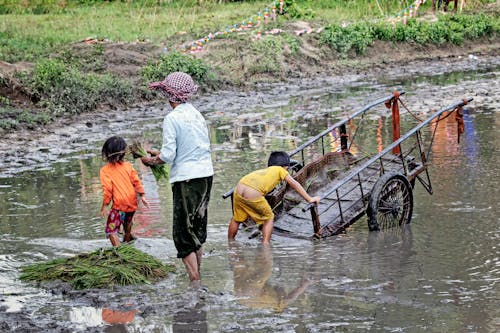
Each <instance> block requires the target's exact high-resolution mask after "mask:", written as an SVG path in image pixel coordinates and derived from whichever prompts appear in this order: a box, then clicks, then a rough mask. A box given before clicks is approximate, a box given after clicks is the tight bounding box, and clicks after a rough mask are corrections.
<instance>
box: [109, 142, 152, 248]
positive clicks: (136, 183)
mask: <svg viewBox="0 0 500 333" xmlns="http://www.w3.org/2000/svg"><path fill="white" fill-rule="evenodd" d="M126 148H127V144H126V143H125V140H123V138H121V137H119V136H113V137H110V138H109V139H107V140H106V142H104V145H103V147H102V158H103V159H104V160H106V161H107V162H108V163H106V164H105V165H104V166H103V167H102V168H101V170H100V178H101V184H102V191H103V200H102V206H101V210H100V212H99V213H100V215H101V216H103V217H106V216H108V219H107V221H106V228H105V230H106V235H107V236H108V237H109V239H110V241H111V244H113V246H119V245H120V240H119V238H118V231H119V230H120V226H121V224H122V223H123V229H124V237H123V241H124V242H129V241H131V240H133V238H134V237H133V236H132V218H133V217H134V213H135V211H136V210H137V195H140V197H141V201H142V203H143V204H144V205H145V206H146V207H148V202H147V200H146V197H145V196H144V188H143V187H142V183H141V181H140V179H139V176H138V175H137V171H135V169H134V167H133V166H132V164H131V163H130V162H126V161H124V160H123V159H124V157H125V150H126ZM111 201H112V202H113V205H112V208H111V211H109V212H108V205H109V203H110V202H111Z"/></svg>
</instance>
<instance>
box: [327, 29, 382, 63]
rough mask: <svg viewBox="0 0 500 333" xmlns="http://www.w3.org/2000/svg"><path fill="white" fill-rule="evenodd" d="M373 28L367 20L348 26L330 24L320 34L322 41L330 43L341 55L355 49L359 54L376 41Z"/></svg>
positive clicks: (345, 54)
mask: <svg viewBox="0 0 500 333" xmlns="http://www.w3.org/2000/svg"><path fill="white" fill-rule="evenodd" d="M374 36H375V34H374V32H373V28H372V27H371V26H370V25H369V24H368V23H365V22H361V23H355V24H351V25H348V26H346V27H341V26H339V25H329V26H327V27H326V28H325V30H324V31H323V32H322V33H321V35H320V43H322V44H326V45H329V46H330V47H332V48H333V49H335V50H336V51H337V52H339V53H340V55H341V56H343V57H345V56H347V53H348V52H349V51H350V50H351V49H354V50H355V51H356V53H357V54H363V53H364V52H365V51H366V48H367V47H368V46H370V45H371V44H372V43H373V41H374Z"/></svg>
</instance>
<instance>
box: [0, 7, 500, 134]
mask: <svg viewBox="0 0 500 333" xmlns="http://www.w3.org/2000/svg"><path fill="white" fill-rule="evenodd" d="M285 2H286V7H285V15H283V16H279V19H278V22H277V23H276V24H274V23H271V24H270V25H269V26H267V27H266V28H265V29H266V30H270V29H272V28H285V30H286V27H287V25H288V24H289V23H292V22H296V21H306V22H308V23H309V24H311V25H314V26H315V27H319V26H321V27H323V28H324V30H323V31H322V32H321V33H320V34H313V35H310V36H311V37H309V38H311V39H315V40H314V42H316V43H317V42H318V41H319V43H320V44H321V45H322V46H327V47H329V48H330V49H331V50H334V51H336V52H337V53H338V55H339V56H340V57H341V58H347V57H348V56H351V55H352V56H355V55H356V54H363V53H364V52H365V50H366V49H367V48H368V47H369V46H370V45H371V44H372V43H373V42H374V41H375V40H382V41H390V42H404V43H417V44H422V45H424V44H442V43H453V44H457V45H460V44H461V43H463V41H464V40H466V39H475V38H478V37H485V36H486V37H490V36H492V35H495V34H498V31H500V19H499V17H498V13H497V12H496V11H495V12H494V14H493V15H488V16H485V15H479V14H477V13H479V12H481V11H482V10H483V9H484V8H485V7H484V5H485V4H487V3H490V2H494V0H468V2H467V6H468V8H467V9H468V10H469V9H470V8H473V9H474V10H475V12H469V15H439V14H438V15H437V16H438V17H439V21H437V22H434V23H429V22H416V20H411V22H410V23H409V24H408V25H406V26H403V25H401V24H398V26H397V27H396V28H395V29H393V27H392V26H391V25H390V24H388V23H387V18H389V17H394V16H395V15H396V14H397V13H399V12H400V10H401V9H403V8H406V7H408V6H409V4H411V3H412V2H413V1H408V0H285ZM272 3H273V1H272V0H266V1H260V0H223V1H221V0H204V1H203V2H201V4H199V3H198V1H197V0H166V1H165V0H164V1H162V4H161V5H158V2H157V1H156V0H131V1H118V0H115V1H104V0H73V1H69V0H23V1H16V0H0V60H2V61H6V62H10V63H14V62H19V61H27V62H31V63H34V67H33V70H32V71H30V72H27V73H17V76H16V77H15V78H10V77H7V76H6V77H2V75H1V74H2V73H0V88H7V89H4V91H9V89H10V90H11V87H12V86H14V82H16V84H17V83H20V84H21V85H22V90H21V92H22V94H24V97H25V99H26V100H30V101H31V102H32V104H31V105H29V107H28V108H31V109H34V110H31V111H30V110H16V109H15V108H14V106H13V105H14V104H15V105H19V103H17V104H16V103H11V102H10V101H9V100H8V97H9V96H7V97H3V98H2V99H0V129H6V130H11V129H17V128H20V127H23V126H24V127H28V128H34V127H36V126H38V125H43V124H46V123H48V122H50V121H52V120H53V119H55V118H57V117H59V116H62V115H73V114H79V113H82V112H87V111H93V110H95V109H96V108H97V107H100V106H104V107H106V106H109V107H115V108H116V107H121V106H123V107H126V106H127V105H128V104H129V103H132V102H136V101H143V100H147V99H150V98H152V97H153V94H151V92H149V91H148V90H147V83H148V82H150V81H157V80H162V79H163V78H164V76H165V75H166V74H167V73H169V72H172V71H177V70H180V71H184V72H187V73H189V74H191V75H192V76H193V78H194V79H195V81H196V82H197V83H198V84H199V85H200V88H201V89H200V90H201V91H203V90H210V89H215V88H217V87H218V86H219V85H222V84H224V83H227V84H236V85H237V84H240V83H242V84H243V83H244V82H246V81H248V80H253V79H254V77H255V78H257V79H258V78H259V77H267V78H275V79H283V78H286V76H287V72H286V62H287V61H288V60H290V59H291V60H293V57H301V53H300V48H301V45H302V44H301V43H302V42H303V37H297V36H295V35H294V33H293V31H291V29H288V30H287V32H286V33H282V34H279V35H265V34H263V36H264V37H263V38H262V39H260V40H257V39H256V38H255V36H254V33H255V31H251V32H250V33H247V34H238V33H230V34H228V35H225V36H224V37H220V38H218V39H219V42H217V41H215V42H211V43H208V44H207V47H206V49H207V50H208V52H205V53H204V54H203V56H202V57H198V56H197V55H192V54H190V53H189V52H182V51H181V46H183V45H190V42H193V41H195V40H197V39H199V38H202V37H205V36H207V35H208V34H209V33H215V32H218V31H225V30H226V29H227V28H231V27H232V26H234V25H235V24H236V25H239V24H241V23H242V22H244V21H245V22H247V20H248V19H254V20H256V17H257V16H256V15H257V14H258V13H259V12H261V13H262V11H263V9H265V8H266V7H267V8H268V7H269V5H270V4H272ZM276 4H277V5H278V6H279V1H276ZM430 6H431V0H429V1H427V2H426V4H425V5H423V6H422V7H421V9H420V13H421V14H422V13H424V12H426V11H429V10H430ZM474 13H476V14H474ZM254 22H255V21H254ZM89 37H90V38H97V39H99V40H107V41H110V42H123V43H124V44H126V45H125V46H124V48H126V47H127V46H133V47H134V48H136V49H137V48H141V51H142V53H143V54H148V50H161V48H159V47H158V46H161V47H163V46H165V47H166V48H167V49H168V51H169V52H168V53H167V54H163V55H158V54H153V52H154V51H153V52H152V53H151V57H149V58H148V59H147V62H146V63H144V65H142V64H140V66H142V67H141V70H140V71H139V74H138V76H137V77H136V76H134V75H131V76H125V75H122V72H120V71H119V70H117V71H114V72H112V71H111V70H110V69H109V68H107V63H109V61H107V60H109V59H110V55H109V54H106V50H108V51H109V49H107V48H108V47H112V46H116V45H115V44H113V43H103V44H99V43H98V44H90V45H87V44H85V43H82V41H85V39H86V38H89ZM222 38H224V39H225V40H224V41H220V39H222ZM143 42H144V44H143ZM130 43H134V44H135V45H130ZM111 57H112V55H111ZM124 73H127V72H124ZM35 110H36V111H35Z"/></svg>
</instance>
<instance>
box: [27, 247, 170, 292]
mask: <svg viewBox="0 0 500 333" xmlns="http://www.w3.org/2000/svg"><path fill="white" fill-rule="evenodd" d="M174 271H175V267H174V266H173V265H166V264H163V263H162V262H161V261H159V260H157V259H156V258H154V257H152V256H150V255H149V254H147V253H144V252H142V251H140V250H138V249H136V248H134V247H133V246H131V245H122V246H119V247H114V248H108V249H104V248H101V249H99V250H96V251H94V252H91V253H83V254H79V255H77V256H74V257H71V258H62V259H55V260H51V261H48V262H45V263H38V264H32V265H29V266H25V267H23V268H22V274H21V276H20V279H21V280H22V281H37V282H48V281H55V280H60V281H63V282H68V283H69V284H70V285H71V286H72V287H73V288H75V289H88V288H112V287H114V286H125V285H136V284H150V283H152V282H155V281H157V280H159V279H161V278H164V277H166V276H167V275H168V273H171V272H174Z"/></svg>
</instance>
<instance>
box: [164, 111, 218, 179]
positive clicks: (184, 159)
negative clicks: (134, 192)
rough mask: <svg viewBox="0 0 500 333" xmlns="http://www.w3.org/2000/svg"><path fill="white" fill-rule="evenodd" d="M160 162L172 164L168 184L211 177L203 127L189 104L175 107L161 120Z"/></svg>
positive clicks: (197, 114)
mask: <svg viewBox="0 0 500 333" xmlns="http://www.w3.org/2000/svg"><path fill="white" fill-rule="evenodd" d="M160 159H161V160H162V161H164V162H165V163H167V164H172V167H171V170H170V183H175V182H179V181H184V180H188V179H194V178H203V177H208V176H213V174H214V170H213V165H212V156H211V155H210V137H209V135H208V128H207V124H206V122H205V119H204V118H203V116H202V115H201V113H200V112H199V111H198V110H196V108H195V107H194V106H192V105H191V104H189V103H183V104H179V105H178V106H177V107H176V108H175V109H173V110H172V111H171V112H169V113H168V114H167V115H166V116H165V118H164V120H163V143H162V147H161V150H160Z"/></svg>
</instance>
